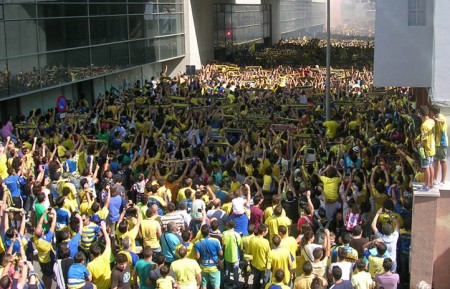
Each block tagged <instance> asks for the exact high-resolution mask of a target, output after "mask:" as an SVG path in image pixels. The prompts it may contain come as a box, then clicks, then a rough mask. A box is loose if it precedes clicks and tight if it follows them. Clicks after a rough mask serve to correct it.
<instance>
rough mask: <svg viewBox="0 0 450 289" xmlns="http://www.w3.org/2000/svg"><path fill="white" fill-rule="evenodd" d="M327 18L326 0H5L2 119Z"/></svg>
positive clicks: (274, 38) (272, 39)
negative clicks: (60, 97)
mask: <svg viewBox="0 0 450 289" xmlns="http://www.w3.org/2000/svg"><path fill="white" fill-rule="evenodd" d="M324 21H325V3H324V2H323V1H321V0H314V1H313V0H276V1H275V0H267V1H265V0H263V1H260V0H235V1H234V0H232V1H206V0H196V1H190V0H153V1H151V2H147V1H141V0H67V1H40V0H20V1H16V0H0V103H1V105H0V113H1V114H2V115H5V114H6V113H11V114H15V113H18V112H19V111H22V112H24V113H27V112H28V111H29V110H30V109H34V108H44V109H46V108H50V107H54V106H55V103H56V98H57V97H58V96H60V95H65V96H66V97H67V98H68V99H69V100H73V101H76V100H77V99H78V98H79V97H80V96H82V95H84V96H86V98H87V99H88V100H92V99H93V98H95V97H96V96H97V95H99V94H101V93H104V92H105V90H109V89H110V88H111V87H115V88H117V89H121V88H127V87H129V86H131V85H134V83H135V81H136V80H140V81H141V82H143V81H144V80H146V79H147V80H150V77H151V76H159V73H160V72H161V70H162V67H163V66H164V65H168V67H169V73H170V74H176V73H179V72H184V71H185V67H186V65H196V67H197V68H198V67H200V65H202V64H205V63H207V62H208V61H211V60H212V59H214V58H216V57H217V56H218V55H220V54H221V53H223V51H221V50H223V48H230V47H234V46H237V45H241V44H249V43H250V44H251V43H253V42H259V43H266V44H271V43H276V42H278V41H279V39H280V38H281V37H291V36H302V34H303V33H308V32H311V31H313V30H321V29H322V28H323V24H324ZM281 27H282V28H281ZM225 53H226V51H225Z"/></svg>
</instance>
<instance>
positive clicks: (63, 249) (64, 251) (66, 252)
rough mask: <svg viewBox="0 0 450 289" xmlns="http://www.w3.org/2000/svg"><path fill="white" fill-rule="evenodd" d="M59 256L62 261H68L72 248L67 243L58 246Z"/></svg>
mask: <svg viewBox="0 0 450 289" xmlns="http://www.w3.org/2000/svg"><path fill="white" fill-rule="evenodd" d="M58 256H59V258H60V259H66V258H69V257H70V248H69V246H67V243H66V242H63V243H60V244H58Z"/></svg>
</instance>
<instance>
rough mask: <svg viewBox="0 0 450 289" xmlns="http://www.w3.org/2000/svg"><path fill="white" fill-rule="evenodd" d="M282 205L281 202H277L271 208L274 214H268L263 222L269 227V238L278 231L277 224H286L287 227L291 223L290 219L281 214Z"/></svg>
mask: <svg viewBox="0 0 450 289" xmlns="http://www.w3.org/2000/svg"><path fill="white" fill-rule="evenodd" d="M282 212H283V207H282V206H281V204H278V205H277V206H276V207H275V209H274V210H273V213H274V215H273V216H270V217H269V218H268V219H267V220H266V221H265V222H264V223H265V224H266V225H267V227H268V228H269V240H272V238H273V237H274V236H275V235H276V234H277V233H278V226H286V227H289V226H290V225H291V224H292V221H291V220H290V219H289V218H288V217H286V216H283V215H282Z"/></svg>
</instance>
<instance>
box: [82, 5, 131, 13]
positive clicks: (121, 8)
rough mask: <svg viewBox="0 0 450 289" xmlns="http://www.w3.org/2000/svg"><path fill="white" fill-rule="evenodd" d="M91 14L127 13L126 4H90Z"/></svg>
mask: <svg viewBox="0 0 450 289" xmlns="http://www.w3.org/2000/svg"><path fill="white" fill-rule="evenodd" d="M89 14H90V15H117V14H127V6H126V5H125V4H91V5H89Z"/></svg>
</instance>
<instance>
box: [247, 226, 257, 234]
mask: <svg viewBox="0 0 450 289" xmlns="http://www.w3.org/2000/svg"><path fill="white" fill-rule="evenodd" d="M247 232H248V234H249V235H251V234H253V233H254V232H255V224H249V225H248V228H247Z"/></svg>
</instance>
